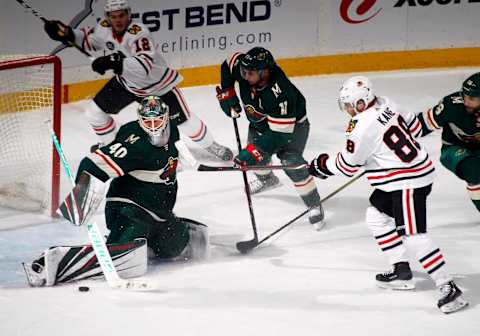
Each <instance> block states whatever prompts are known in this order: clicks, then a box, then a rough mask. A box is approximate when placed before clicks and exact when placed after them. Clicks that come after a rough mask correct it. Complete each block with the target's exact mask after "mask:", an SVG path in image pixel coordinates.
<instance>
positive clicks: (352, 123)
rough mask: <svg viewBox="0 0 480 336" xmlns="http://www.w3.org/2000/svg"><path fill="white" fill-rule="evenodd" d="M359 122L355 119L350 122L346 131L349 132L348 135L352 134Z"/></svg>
mask: <svg viewBox="0 0 480 336" xmlns="http://www.w3.org/2000/svg"><path fill="white" fill-rule="evenodd" d="M357 122H358V120H355V119H352V120H350V122H349V123H348V127H347V129H346V130H345V132H347V134H350V133H352V131H353V129H354V128H355V126H357Z"/></svg>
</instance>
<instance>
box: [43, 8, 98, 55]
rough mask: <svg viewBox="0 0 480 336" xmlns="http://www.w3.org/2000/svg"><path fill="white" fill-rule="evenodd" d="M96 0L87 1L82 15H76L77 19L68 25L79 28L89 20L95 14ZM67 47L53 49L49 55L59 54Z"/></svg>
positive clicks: (63, 45)
mask: <svg viewBox="0 0 480 336" xmlns="http://www.w3.org/2000/svg"><path fill="white" fill-rule="evenodd" d="M94 1H95V0H85V5H84V8H83V9H82V11H81V12H80V13H78V14H77V15H75V17H74V18H73V19H72V21H70V22H69V23H68V25H69V26H70V27H72V28H77V27H78V25H79V24H80V23H81V22H82V21H83V20H85V19H86V18H87V16H89V15H90V14H91V13H92V12H93V2H94ZM66 47H67V46H66V45H65V44H63V43H62V44H60V45H58V46H57V47H55V49H53V50H52V51H51V52H50V54H49V55H51V56H53V55H56V54H58V53H59V52H60V51H62V50H63V49H65V48H66Z"/></svg>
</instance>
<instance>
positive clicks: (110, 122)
mask: <svg viewBox="0 0 480 336" xmlns="http://www.w3.org/2000/svg"><path fill="white" fill-rule="evenodd" d="M85 115H86V117H87V119H88V122H89V124H90V126H91V127H92V129H93V131H94V132H95V134H96V135H97V137H98V139H99V142H102V143H104V144H107V143H109V142H111V141H113V139H114V138H115V133H116V132H115V131H116V123H115V120H114V119H113V118H112V117H111V116H110V115H109V114H107V113H105V112H103V111H102V110H101V109H100V108H99V107H98V106H97V104H95V102H94V101H93V100H91V101H89V103H88V107H87V111H86V113H85Z"/></svg>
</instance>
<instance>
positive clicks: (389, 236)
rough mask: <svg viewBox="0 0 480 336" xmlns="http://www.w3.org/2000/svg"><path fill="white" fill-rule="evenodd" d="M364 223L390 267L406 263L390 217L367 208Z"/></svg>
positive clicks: (403, 249) (405, 253) (400, 238)
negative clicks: (385, 256)
mask: <svg viewBox="0 0 480 336" xmlns="http://www.w3.org/2000/svg"><path fill="white" fill-rule="evenodd" d="M366 222H367V226H368V228H369V229H370V231H371V232H372V234H373V236H374V237H375V240H376V241H377V244H378V246H379V247H380V249H381V250H382V252H384V253H385V254H386V255H387V257H388V261H389V263H390V264H391V265H393V264H396V263H398V262H402V261H408V258H407V251H406V248H405V245H404V244H403V239H402V237H401V236H400V235H399V234H398V232H397V228H396V225H395V221H394V220H393V218H392V217H390V216H387V215H386V214H384V213H383V212H380V211H378V210H377V208H375V207H368V208H367V214H366Z"/></svg>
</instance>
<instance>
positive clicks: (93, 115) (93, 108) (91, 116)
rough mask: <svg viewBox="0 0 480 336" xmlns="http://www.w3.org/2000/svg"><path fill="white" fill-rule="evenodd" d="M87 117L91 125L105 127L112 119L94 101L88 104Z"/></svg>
mask: <svg viewBox="0 0 480 336" xmlns="http://www.w3.org/2000/svg"><path fill="white" fill-rule="evenodd" d="M85 116H86V117H87V119H88V122H89V123H90V124H94V125H103V124H105V123H107V122H108V121H109V120H110V119H111V118H112V117H111V116H110V115H108V114H107V113H105V112H104V111H102V109H101V108H100V107H99V106H98V105H97V104H96V103H95V102H94V101H93V100H90V101H89V102H88V103H87V106H86V111H85Z"/></svg>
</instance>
